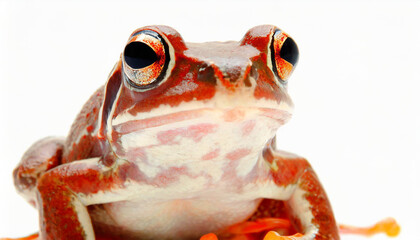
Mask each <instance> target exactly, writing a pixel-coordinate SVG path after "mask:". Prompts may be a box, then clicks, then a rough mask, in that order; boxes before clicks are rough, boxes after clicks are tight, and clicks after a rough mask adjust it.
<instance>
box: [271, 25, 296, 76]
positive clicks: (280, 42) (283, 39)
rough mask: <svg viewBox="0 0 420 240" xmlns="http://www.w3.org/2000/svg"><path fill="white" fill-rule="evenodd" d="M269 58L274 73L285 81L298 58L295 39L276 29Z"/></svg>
mask: <svg viewBox="0 0 420 240" xmlns="http://www.w3.org/2000/svg"><path fill="white" fill-rule="evenodd" d="M270 50H271V59H269V61H270V60H271V62H272V65H273V71H274V73H275V74H276V75H277V76H278V77H279V78H280V79H281V80H282V81H283V82H285V81H286V80H287V79H288V78H289V76H290V75H291V74H292V72H293V70H294V69H295V66H296V64H297V62H298V59H299V49H298V47H297V45H296V43H295V41H294V40H293V39H292V38H291V37H289V36H288V35H287V34H286V33H284V32H283V31H281V30H276V32H274V35H273V39H272V42H271V47H270Z"/></svg>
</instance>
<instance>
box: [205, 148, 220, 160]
mask: <svg viewBox="0 0 420 240" xmlns="http://www.w3.org/2000/svg"><path fill="white" fill-rule="evenodd" d="M219 155H220V148H217V149H215V150H213V151H210V152H208V153H206V154H204V155H203V156H202V157H201V159H202V160H211V159H214V158H217V157H218V156H219Z"/></svg>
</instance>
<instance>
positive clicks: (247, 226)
mask: <svg viewBox="0 0 420 240" xmlns="http://www.w3.org/2000/svg"><path fill="white" fill-rule="evenodd" d="M289 228H290V221H289V220H287V219H282V218H260V219H257V220H256V221H255V222H251V221H247V222H242V223H238V224H235V225H233V226H231V227H229V229H228V232H229V233H233V234H246V233H259V232H263V231H267V230H273V229H289Z"/></svg>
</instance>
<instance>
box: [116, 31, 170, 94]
mask: <svg viewBox="0 0 420 240" xmlns="http://www.w3.org/2000/svg"><path fill="white" fill-rule="evenodd" d="M169 58H170V57H169V48H168V44H167V43H166V42H165V41H164V39H163V38H162V37H161V36H160V35H159V34H158V33H156V32H154V31H151V30H143V31H140V32H138V33H136V34H135V35H133V36H132V38H131V39H130V42H129V43H128V44H127V45H126V47H125V49H124V53H123V58H122V59H123V67H124V74H125V77H126V80H127V82H128V83H129V84H130V86H131V87H134V88H135V89H137V90H146V89H149V88H151V87H154V86H156V85H157V84H158V83H159V82H160V81H161V80H162V79H163V78H164V76H165V72H166V70H167V68H168V64H169V60H170V59H169Z"/></svg>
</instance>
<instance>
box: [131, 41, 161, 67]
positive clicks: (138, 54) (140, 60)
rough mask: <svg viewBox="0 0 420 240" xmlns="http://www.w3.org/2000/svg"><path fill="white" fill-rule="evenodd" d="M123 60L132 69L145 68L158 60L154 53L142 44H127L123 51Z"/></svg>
mask: <svg viewBox="0 0 420 240" xmlns="http://www.w3.org/2000/svg"><path fill="white" fill-rule="evenodd" d="M124 59H125V62H126V63H127V64H128V65H129V66H130V67H131V68H134V69H140V68H145V67H147V66H150V65H152V64H153V63H154V62H156V61H157V60H158V58H157V55H156V53H155V51H154V50H153V49H152V48H151V47H150V46H149V45H147V44H146V43H143V42H132V43H130V44H128V45H127V47H126V48H125V50H124Z"/></svg>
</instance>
